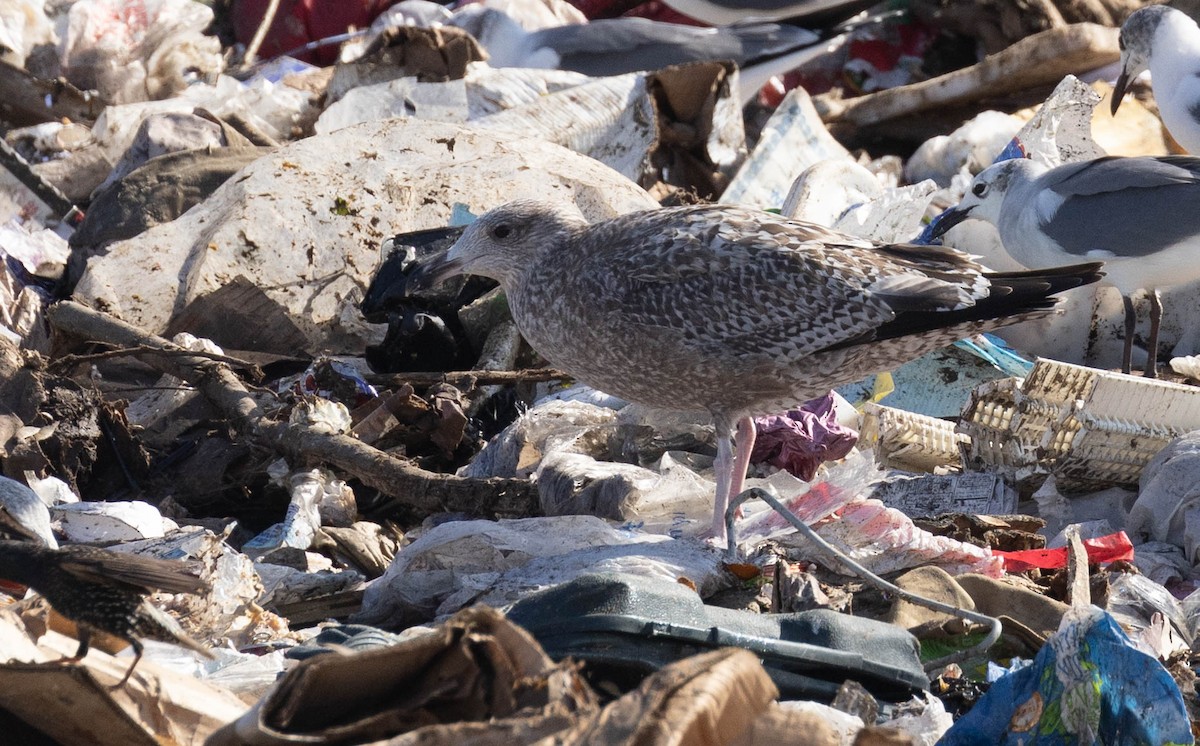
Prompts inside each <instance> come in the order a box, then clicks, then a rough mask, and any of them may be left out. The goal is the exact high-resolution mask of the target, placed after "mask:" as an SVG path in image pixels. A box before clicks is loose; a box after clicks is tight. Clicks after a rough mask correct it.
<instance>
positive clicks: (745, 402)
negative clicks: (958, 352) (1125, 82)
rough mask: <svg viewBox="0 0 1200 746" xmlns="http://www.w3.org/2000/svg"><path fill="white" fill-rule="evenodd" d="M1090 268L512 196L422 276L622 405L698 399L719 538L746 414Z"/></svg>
mask: <svg viewBox="0 0 1200 746" xmlns="http://www.w3.org/2000/svg"><path fill="white" fill-rule="evenodd" d="M1099 268H1100V264H1099V263H1090V264H1080V265H1076V266H1073V267H1062V268H1058V269H1048V270H1039V271H1033V272H995V273H993V272H987V271H985V270H984V268H983V267H981V266H980V265H979V264H977V263H976V262H975V261H973V260H972V259H971V257H970V256H968V255H967V254H964V253H962V252H959V251H955V250H953V249H945V248H941V247H930V246H911V245H885V244H879V243H876V242H873V241H868V240H864V239H861V238H856V237H854V236H849V235H846V234H843V233H838V232H836V231H832V230H829V229H828V228H823V227H821V226H819V225H814V224H811V223H804V222H799V221H794V220H787V219H785V218H781V217H779V216H778V215H772V214H770V213H765V212H757V211H753V210H746V209H741V208H736V207H727V206H719V205H701V206H689V207H675V208H665V209H660V210H650V211H646V212H637V213H631V214H629V215H622V216H620V217H617V218H613V219H611V220H605V221H602V222H599V223H596V224H593V225H589V224H588V222H587V221H586V220H584V218H583V217H582V216H581V215H580V214H579V212H578V211H577V210H575V208H574V207H573V206H572V205H568V204H559V203H546V202H533V201H521V202H512V203H510V204H507V205H504V206H502V207H498V208H496V209H495V210H492V211H491V212H488V213H487V214H486V215H484V216H482V217H481V218H479V220H477V221H475V223H473V224H472V225H471V226H470V227H469V228H467V230H466V232H465V233H464V234H463V235H462V237H461V238H460V239H459V240H458V242H457V243H456V244H455V245H454V246H452V247H451V248H450V250H449V251H448V252H447V254H446V255H445V256H444V257H441V258H440V259H438V260H436V261H434V262H431V263H430V264H427V265H426V266H425V267H423V268H422V270H421V281H423V282H426V283H433V282H437V281H440V280H442V279H444V278H446V277H450V276H452V275H455V274H459V273H467V274H475V275H483V276H485V277H491V278H493V279H495V280H499V281H500V283H501V284H502V285H503V287H504V290H505V291H506V293H507V295H508V303H509V308H510V310H511V311H512V315H513V319H514V320H515V321H516V323H517V327H518V328H519V329H520V330H521V333H522V334H523V335H524V336H525V339H526V340H528V341H529V344H530V345H532V346H533V348H534V349H535V350H537V351H538V352H539V353H540V354H541V355H543V356H544V357H545V358H546V359H547V360H549V361H550V362H551V364H553V365H554V366H555V367H557V368H560V369H562V370H565V371H567V372H568V373H570V374H572V375H573V376H575V377H577V378H578V379H579V380H581V381H583V382H585V383H587V384H589V385H591V386H594V387H596V388H598V389H601V390H602V391H605V392H607V393H610V394H613V395H615V396H619V397H621V398H623V399H627V400H629V401H634V402H639V403H641V404H645V405H648V406H652V407H659V408H663V409H673V410H685V411H698V412H703V411H707V412H709V413H710V414H711V415H712V417H713V420H714V423H715V425H716V431H717V462H716V466H715V471H716V477H717V496H716V506H715V511H714V514H713V527H712V533H713V535H714V536H715V537H717V538H718V539H723V538H724V536H725V524H724V513H725V507H726V505H727V503H728V499H729V497H730V495H736V494H737V493H738V492H739V491H740V490H741V486H742V482H743V480H744V479H745V474H746V466H747V465H748V463H749V460H750V451H751V449H752V447H753V443H754V423H753V420H752V419H751V418H752V417H753V416H755V415H761V414H771V413H777V412H780V411H783V410H785V409H788V408H790V407H792V406H795V405H796V404H797V403H798V402H802V401H805V400H806V399H810V398H812V397H814V396H818V395H820V394H823V393H825V392H826V391H828V390H829V389H830V388H833V387H836V386H840V385H842V384H845V383H849V382H852V381H856V380H859V379H861V378H863V377H865V376H867V375H869V374H871V373H876V372H879V371H882V370H889V369H891V368H894V367H896V366H898V365H900V364H901V363H904V362H907V361H909V360H912V359H913V358H916V357H919V356H920V355H922V354H924V353H926V352H929V351H931V350H935V349H937V348H939V347H942V346H944V345H947V344H950V343H952V342H954V341H956V340H958V339H961V338H963V337H967V336H970V335H971V334H975V333H977V332H982V331H986V330H989V329H995V328H996V327H1000V326H1004V325H1006V324H1013V323H1016V322H1018V321H1025V320H1027V319H1033V318H1038V317H1041V316H1045V315H1046V314H1048V313H1050V312H1051V311H1052V309H1053V308H1054V305H1055V299H1054V298H1051V297H1049V296H1050V295H1052V294H1053V293H1057V292H1059V291H1062V290H1067V289H1070V288H1074V287H1078V286H1080V285H1085V284H1087V283H1090V282H1095V281H1096V280H1097V279H1099V277H1100V273H1099V271H1098V270H1099ZM413 281H414V278H410V282H413ZM735 426H736V429H737V447H736V456H737V458H736V460H735V459H734V455H735V449H734V447H733V444H732V437H733V432H734V428H735Z"/></svg>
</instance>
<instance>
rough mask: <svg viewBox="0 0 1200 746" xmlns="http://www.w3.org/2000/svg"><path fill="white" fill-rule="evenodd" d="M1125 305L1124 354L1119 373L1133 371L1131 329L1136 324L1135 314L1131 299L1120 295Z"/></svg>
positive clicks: (1122, 294)
mask: <svg viewBox="0 0 1200 746" xmlns="http://www.w3.org/2000/svg"><path fill="white" fill-rule="evenodd" d="M1121 300H1122V301H1124V303H1125V352H1124V354H1122V356H1121V372H1122V373H1129V372H1130V371H1132V370H1133V328H1134V326H1135V325H1136V324H1137V312H1135V311H1134V310H1133V298H1130V297H1129V296H1128V295H1125V294H1124V293H1121Z"/></svg>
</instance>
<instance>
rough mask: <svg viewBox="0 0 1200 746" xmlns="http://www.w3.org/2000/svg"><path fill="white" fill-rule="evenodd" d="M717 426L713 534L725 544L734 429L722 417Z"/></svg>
mask: <svg viewBox="0 0 1200 746" xmlns="http://www.w3.org/2000/svg"><path fill="white" fill-rule="evenodd" d="M715 424H716V426H717V460H716V461H715V462H714V463H713V472H714V474H713V476H714V477H716V480H717V497H716V500H714V502H713V520H712V529H711V533H712V536H713V538H714V539H716V540H717V542H718V544H724V543H725V539H726V535H725V509H726V508H727V507H729V488H730V486H731V483H732V480H733V429H732V428H731V427H730V423H729V420H728V419H726V418H725V417H722V416H717V417H716V418H715Z"/></svg>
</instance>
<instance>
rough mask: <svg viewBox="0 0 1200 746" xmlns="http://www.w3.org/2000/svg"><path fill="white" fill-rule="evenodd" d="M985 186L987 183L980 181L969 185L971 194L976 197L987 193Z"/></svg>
mask: <svg viewBox="0 0 1200 746" xmlns="http://www.w3.org/2000/svg"><path fill="white" fill-rule="evenodd" d="M987 186H988V185H987V184H984V183H983V182H980V183H978V184H976V185H975V186H973V187H971V194H974V195H975V196H976V197H982V196H983V195H985V194H987Z"/></svg>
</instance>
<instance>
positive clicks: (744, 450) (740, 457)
mask: <svg viewBox="0 0 1200 746" xmlns="http://www.w3.org/2000/svg"><path fill="white" fill-rule="evenodd" d="M757 435H758V433H757V431H755V429H754V418H753V417H743V418H742V419H740V420H738V423H737V440H736V441H735V442H734V446H733V451H734V453H735V454H736V456H737V460H736V461H734V462H733V474H732V476H731V477H730V480H729V498H730V499H731V500H732V499H733V498H735V497H737V496H738V495H740V494H741V493H742V485H743V484H745V482H746V471H747V470H748V469H749V468H750V454H751V453H752V452H753V451H754V439H755V438H756V437H757Z"/></svg>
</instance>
